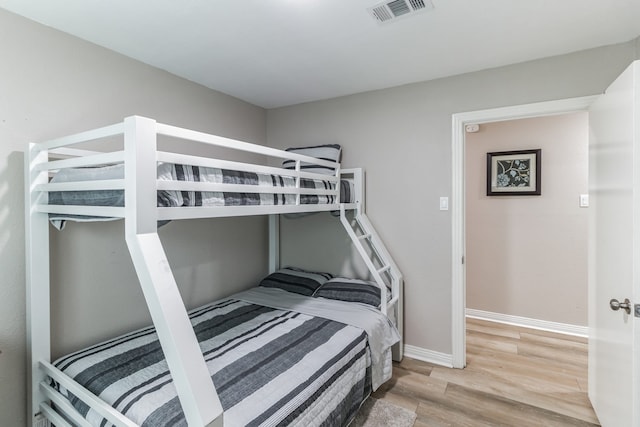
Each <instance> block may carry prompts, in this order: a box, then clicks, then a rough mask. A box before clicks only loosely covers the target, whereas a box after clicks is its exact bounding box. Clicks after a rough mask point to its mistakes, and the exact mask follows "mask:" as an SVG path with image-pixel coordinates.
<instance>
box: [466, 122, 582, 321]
mask: <svg viewBox="0 0 640 427" xmlns="http://www.w3.org/2000/svg"><path fill="white" fill-rule="evenodd" d="M588 136H589V135H588V114H587V113H586V112H582V113H574V114H567V115H559V116H551V117H539V118H532V119H522V120H511V121H505V122H497V123H487V124H483V125H481V126H480V131H479V132H477V133H467V134H466V137H465V154H466V158H465V161H466V164H465V172H466V183H465V188H466V204H465V208H466V245H467V247H466V260H467V263H466V265H467V271H466V274H467V276H466V277H467V308H472V309H477V310H483V311H489V312H494V313H501V314H508V315H514V316H522V317H528V318H532V319H538V320H546V321H550V322H559V323H568V324H572V325H580V326H586V324H587V223H588V209H587V208H581V207H579V203H578V201H579V195H580V194H586V193H587V188H588ZM537 148H540V149H542V162H541V165H542V173H541V176H542V195H540V196H487V195H486V157H487V156H486V153H488V152H493V151H509V150H523V149H537Z"/></svg>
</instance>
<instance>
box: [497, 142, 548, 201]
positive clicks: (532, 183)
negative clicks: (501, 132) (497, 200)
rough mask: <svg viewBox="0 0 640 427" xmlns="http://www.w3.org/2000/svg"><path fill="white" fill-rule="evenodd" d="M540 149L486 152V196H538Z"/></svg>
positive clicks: (540, 192) (539, 190)
mask: <svg viewBox="0 0 640 427" xmlns="http://www.w3.org/2000/svg"><path fill="white" fill-rule="evenodd" d="M541 161H542V150H541V149H533V150H517V151H497V152H493V153H487V196H540V195H541V194H542V187H541V181H542V180H541V178H542V176H541V169H542V168H541V166H542V164H541Z"/></svg>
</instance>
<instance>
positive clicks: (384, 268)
mask: <svg viewBox="0 0 640 427" xmlns="http://www.w3.org/2000/svg"><path fill="white" fill-rule="evenodd" d="M390 268H391V265H385V266H384V267H382V268H381V269H380V270H378V274H382V273H384V272H385V271H387V270H389V269H390Z"/></svg>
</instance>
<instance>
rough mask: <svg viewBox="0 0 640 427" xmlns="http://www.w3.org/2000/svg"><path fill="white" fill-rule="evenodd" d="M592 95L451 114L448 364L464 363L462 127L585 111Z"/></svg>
mask: <svg viewBox="0 0 640 427" xmlns="http://www.w3.org/2000/svg"><path fill="white" fill-rule="evenodd" d="M595 98H596V97H581V98H573V99H568V100H558V101H549V102H542V103H535V104H527V105H520V106H513V107H504V108H498V109H491V110H482V111H475V112H468V113H460V114H454V115H453V117H452V171H453V175H452V194H451V202H452V203H451V215H452V245H451V246H452V310H451V312H452V364H453V366H454V367H455V368H463V367H464V366H465V365H466V338H465V331H466V265H465V259H464V257H465V248H466V242H465V235H466V233H465V212H466V211H465V127H466V126H467V125H469V124H480V125H482V124H483V123H490V122H499V121H505V120H514V119H523V118H532V117H541V116H549V115H558V114H563V113H572V112H578V111H586V110H587V109H588V107H589V106H590V105H591V103H592V102H593V101H594V100H595Z"/></svg>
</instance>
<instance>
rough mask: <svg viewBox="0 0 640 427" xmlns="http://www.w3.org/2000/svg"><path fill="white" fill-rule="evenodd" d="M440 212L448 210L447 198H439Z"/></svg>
mask: <svg viewBox="0 0 640 427" xmlns="http://www.w3.org/2000/svg"><path fill="white" fill-rule="evenodd" d="M440 210H441V211H448V210H449V198H448V197H440Z"/></svg>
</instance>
